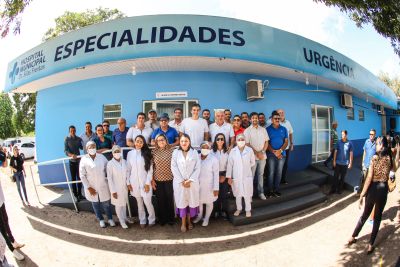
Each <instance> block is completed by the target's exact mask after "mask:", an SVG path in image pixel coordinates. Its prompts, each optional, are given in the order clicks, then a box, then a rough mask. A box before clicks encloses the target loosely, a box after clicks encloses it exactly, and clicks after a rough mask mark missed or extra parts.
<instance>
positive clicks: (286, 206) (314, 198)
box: [230, 192, 327, 226]
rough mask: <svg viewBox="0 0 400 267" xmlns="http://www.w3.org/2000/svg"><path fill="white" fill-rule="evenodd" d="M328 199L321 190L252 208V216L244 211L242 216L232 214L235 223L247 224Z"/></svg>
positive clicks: (292, 211)
mask: <svg viewBox="0 0 400 267" xmlns="http://www.w3.org/2000/svg"><path fill="white" fill-rule="evenodd" d="M326 199H327V197H326V195H325V194H323V193H321V192H315V193H312V194H310V195H306V196H302V197H299V198H295V199H292V200H289V201H285V202H279V203H276V204H271V205H268V206H264V207H259V208H255V209H252V217H250V218H246V217H245V214H244V212H242V214H241V215H240V216H237V217H235V216H230V218H231V222H232V224H233V225H235V226H238V225H245V224H251V223H255V222H260V221H266V220H270V219H273V218H277V217H280V216H283V215H286V214H289V213H294V212H297V211H300V210H303V209H305V208H308V207H311V206H314V205H316V204H319V203H322V202H324V201H325V200H326Z"/></svg>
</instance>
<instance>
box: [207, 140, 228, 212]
mask: <svg viewBox="0 0 400 267" xmlns="http://www.w3.org/2000/svg"><path fill="white" fill-rule="evenodd" d="M211 154H212V155H214V157H216V158H217V160H218V162H219V191H218V199H217V201H216V202H215V205H214V207H215V209H214V212H215V217H218V216H221V217H223V218H225V219H227V218H228V216H227V211H228V191H229V184H228V180H227V179H226V167H227V165H228V157H229V154H228V148H227V144H226V140H225V135H224V134H223V133H219V134H217V135H216V136H215V139H214V143H213V145H212V151H211Z"/></svg>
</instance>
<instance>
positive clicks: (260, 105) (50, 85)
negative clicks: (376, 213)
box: [5, 15, 397, 183]
mask: <svg viewBox="0 0 400 267" xmlns="http://www.w3.org/2000/svg"><path fill="white" fill-rule="evenodd" d="M6 79H7V81H6V88H5V91H6V92H38V96H37V112H36V142H37V160H38V161H39V162H44V161H49V160H53V159H57V158H61V157H64V156H65V155H64V152H63V149H64V148H63V142H64V138H65V136H66V135H67V134H68V126H69V125H71V124H73V125H75V126H76V127H77V133H78V134H80V133H82V132H83V131H84V123H85V122H86V121H91V122H92V124H94V125H95V124H97V123H100V122H101V121H102V120H103V119H106V118H107V119H109V120H110V121H111V123H112V124H114V125H113V127H114V128H115V127H116V125H115V123H116V119H117V118H118V117H120V116H122V117H124V118H126V119H127V121H128V125H129V126H130V125H132V124H133V123H134V122H135V119H136V114H137V113H138V112H139V111H144V112H147V111H148V110H150V109H152V108H153V109H156V110H157V111H158V112H167V113H169V114H170V115H171V116H172V113H173V109H174V108H175V107H177V106H179V107H182V108H183V110H184V115H185V116H189V115H190V113H189V109H190V106H191V105H192V104H193V103H195V102H198V103H200V104H201V106H202V107H203V108H209V109H210V110H213V109H219V108H224V109H225V108H229V109H231V110H232V114H239V113H240V112H242V111H247V112H252V111H256V112H264V113H265V114H267V115H268V114H270V113H271V112H272V111H273V110H275V109H277V108H283V109H284V110H285V111H286V117H287V119H288V120H290V121H291V123H292V125H293V128H294V143H295V148H294V151H293V153H292V156H291V159H290V163H289V166H290V167H289V168H290V169H291V170H293V171H294V170H302V169H305V168H306V167H307V166H308V165H310V164H311V163H313V162H318V161H321V160H324V159H325V158H326V157H327V156H328V154H329V150H330V147H329V146H330V142H329V141H330V140H329V138H330V136H329V131H330V127H331V123H332V121H333V120H336V121H338V123H339V126H338V130H339V131H340V130H342V129H347V130H348V132H349V138H350V139H351V140H352V141H353V142H354V144H355V148H356V150H355V154H356V155H360V154H361V153H362V145H363V142H364V140H365V138H367V135H368V131H369V129H370V128H376V129H377V132H378V134H380V133H381V132H386V124H387V123H389V121H390V120H389V118H386V116H385V112H389V113H390V114H392V110H397V99H396V96H395V94H394V93H393V92H392V90H391V89H390V88H388V87H387V86H386V85H385V84H384V83H382V82H381V81H380V80H379V79H378V78H377V77H375V76H374V75H373V74H372V73H370V72H369V71H367V70H366V69H365V68H363V67H362V66H360V65H359V64H357V63H356V62H354V61H352V60H351V59H349V58H348V57H346V56H344V55H342V54H340V53H338V52H336V51H334V50H332V49H330V48H328V47H326V46H324V45H322V44H319V43H317V42H314V41H311V40H308V39H306V38H304V37H301V36H299V35H296V34H292V33H288V32H285V31H282V30H279V29H275V28H271V27H268V26H265V25H260V24H256V23H252V22H247V21H242V20H237V19H231V18H223V17H213V16H196V15H154V16H141V17H130V18H123V19H118V20H114V21H110V22H105V23H100V24H96V25H92V26H89V27H86V28H83V29H80V30H78V31H74V32H70V33H67V34H65V35H63V36H60V37H58V38H55V39H53V40H50V41H47V42H45V43H43V44H41V45H39V46H37V47H34V48H33V49H31V50H30V51H28V52H26V53H24V54H23V55H21V56H20V57H18V58H16V59H15V60H13V61H12V62H10V63H9V66H8V75H7V77H6ZM249 100H254V101H249ZM39 172H40V178H41V182H42V183H48V182H57V181H63V180H65V177H64V171H63V167H62V164H60V163H58V164H49V165H44V166H40V168H39Z"/></svg>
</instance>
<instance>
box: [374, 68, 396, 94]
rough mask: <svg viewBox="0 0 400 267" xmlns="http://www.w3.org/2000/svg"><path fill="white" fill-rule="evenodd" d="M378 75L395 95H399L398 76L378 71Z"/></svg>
mask: <svg viewBox="0 0 400 267" xmlns="http://www.w3.org/2000/svg"><path fill="white" fill-rule="evenodd" d="M378 77H379V79H381V80H382V81H383V82H384V83H385V84H386V85H387V86H389V87H390V88H391V89H392V90H393V92H394V93H395V94H396V95H397V96H400V76H395V77H390V75H389V74H388V73H386V72H380V73H379V74H378Z"/></svg>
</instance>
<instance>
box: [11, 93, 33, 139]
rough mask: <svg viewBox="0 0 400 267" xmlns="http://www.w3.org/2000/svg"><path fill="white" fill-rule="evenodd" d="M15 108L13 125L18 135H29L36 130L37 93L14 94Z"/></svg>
mask: <svg viewBox="0 0 400 267" xmlns="http://www.w3.org/2000/svg"><path fill="white" fill-rule="evenodd" d="M12 97H13V102H14V108H15V110H16V112H15V114H14V116H13V125H14V129H15V132H16V134H17V135H22V134H27V133H29V132H32V131H34V130H35V114H36V93H32V94H22V93H14V94H13V96H12Z"/></svg>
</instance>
